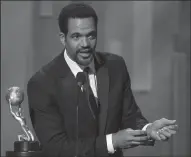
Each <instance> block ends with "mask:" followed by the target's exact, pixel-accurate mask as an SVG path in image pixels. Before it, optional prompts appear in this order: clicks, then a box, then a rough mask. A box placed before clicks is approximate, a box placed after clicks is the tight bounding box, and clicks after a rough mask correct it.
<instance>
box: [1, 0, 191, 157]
mask: <svg viewBox="0 0 191 157" xmlns="http://www.w3.org/2000/svg"><path fill="white" fill-rule="evenodd" d="M68 3H71V1H1V156H3V155H5V151H6V150H13V142H14V141H16V140H17V135H18V134H21V133H22V130H21V128H20V124H19V123H18V122H17V121H16V120H14V119H13V117H12V116H11V114H10V112H9V106H8V104H7V103H6V101H5V94H6V91H7V89H8V88H9V87H11V86H19V87H21V88H22V89H24V91H25V100H24V102H23V104H22V106H23V108H24V115H25V117H26V119H27V123H28V125H29V127H30V128H31V129H32V126H31V121H30V118H29V114H28V102H27V95H26V85H27V81H28V80H29V78H30V77H31V76H32V75H33V74H34V73H35V72H36V71H37V70H38V69H40V67H41V66H42V65H44V64H46V63H48V62H49V61H50V60H52V59H53V58H54V57H55V56H56V55H57V54H59V53H60V52H61V50H62V49H63V46H62V45H61V43H60V41H59V29H58V24H57V22H58V21H57V17H58V14H59V12H60V10H61V8H62V7H64V6H65V5H67V4H68ZM86 3H88V4H90V5H92V6H93V7H94V9H95V10H96V11H97V14H98V17H99V23H98V45H97V49H98V50H100V51H107V52H111V53H115V54H119V55H121V56H123V57H124V59H125V61H126V64H127V67H128V70H129V72H130V76H131V81H132V89H133V92H134V95H135V98H136V101H137V103H138V105H139V106H140V108H141V110H142V112H143V113H144V115H145V117H147V118H148V119H149V120H150V121H151V122H152V121H154V120H156V119H160V118H162V117H165V118H168V119H176V120H177V123H178V125H179V131H178V133H177V135H175V136H174V137H173V138H172V139H170V140H169V141H168V142H165V143H162V142H156V144H155V146H154V147H137V148H133V149H128V150H124V154H125V156H134V155H135V156H185V155H187V156H188V155H189V156H190V155H191V153H190V138H191V137H190V1H119V2H118V1H86ZM32 130H33V129H32Z"/></svg>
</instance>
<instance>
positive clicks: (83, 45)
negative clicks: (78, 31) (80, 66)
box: [81, 37, 89, 47]
mask: <svg viewBox="0 0 191 157" xmlns="http://www.w3.org/2000/svg"><path fill="white" fill-rule="evenodd" d="M81 46H82V47H88V46H89V40H88V38H86V37H85V38H82V40H81Z"/></svg>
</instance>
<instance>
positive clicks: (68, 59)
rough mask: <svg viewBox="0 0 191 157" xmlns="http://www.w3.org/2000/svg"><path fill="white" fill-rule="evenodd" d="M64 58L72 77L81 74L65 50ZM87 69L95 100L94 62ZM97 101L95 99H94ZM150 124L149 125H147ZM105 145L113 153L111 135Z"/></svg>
mask: <svg viewBox="0 0 191 157" xmlns="http://www.w3.org/2000/svg"><path fill="white" fill-rule="evenodd" d="M64 58H65V60H66V63H67V64H68V66H69V68H70V70H71V71H72V73H73V75H74V76H75V77H76V75H77V73H78V72H83V67H80V66H79V65H78V64H77V63H76V62H74V61H73V60H72V59H70V57H69V56H68V54H67V52H66V49H65V51H64ZM89 67H90V69H91V70H92V71H94V73H91V74H89V81H90V86H91V89H92V91H93V94H94V96H95V97H96V98H98V95H97V78H96V75H95V65H94V60H93V61H92V62H91V63H90V64H89ZM96 100H97V99H96ZM149 124H150V123H149ZM149 124H147V125H145V126H144V127H143V129H142V130H146V127H147V126H148V125H149ZM106 143H107V149H108V152H109V153H114V152H115V150H114V147H113V143H112V134H108V135H106Z"/></svg>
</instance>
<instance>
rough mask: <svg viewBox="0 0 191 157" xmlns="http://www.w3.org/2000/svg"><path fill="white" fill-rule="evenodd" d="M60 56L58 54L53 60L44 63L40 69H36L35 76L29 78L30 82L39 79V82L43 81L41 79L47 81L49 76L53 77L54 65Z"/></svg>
mask: <svg viewBox="0 0 191 157" xmlns="http://www.w3.org/2000/svg"><path fill="white" fill-rule="evenodd" d="M58 57H59V56H56V57H55V58H53V59H52V60H51V61H49V62H48V63H47V64H45V65H43V66H42V67H41V68H40V69H39V70H38V71H36V72H35V73H34V74H33V76H32V77H31V78H30V79H29V81H28V82H32V81H35V82H36V81H37V82H39V81H40V82H41V81H45V80H47V79H48V78H50V77H51V73H52V71H53V69H54V67H55V66H56V62H57V59H58Z"/></svg>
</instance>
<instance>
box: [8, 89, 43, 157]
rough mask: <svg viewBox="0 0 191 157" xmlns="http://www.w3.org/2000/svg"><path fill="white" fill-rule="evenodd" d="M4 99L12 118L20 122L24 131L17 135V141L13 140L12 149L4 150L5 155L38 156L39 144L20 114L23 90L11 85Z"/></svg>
mask: <svg viewBox="0 0 191 157" xmlns="http://www.w3.org/2000/svg"><path fill="white" fill-rule="evenodd" d="M6 100H7V102H8V104H9V107H10V112H11V114H12V116H13V118H15V119H16V120H17V121H18V122H19V123H20V125H21V128H22V130H23V131H24V134H23V135H18V141H15V142H14V151H6V157H40V156H41V155H40V154H41V152H40V144H39V142H38V141H34V136H33V134H32V132H31V131H30V130H29V128H28V126H27V125H26V119H25V118H24V117H23V116H22V108H21V103H22V102H23V100H24V92H23V91H22V90H21V89H20V88H19V87H11V88H9V89H8V92H7V94H6Z"/></svg>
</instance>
